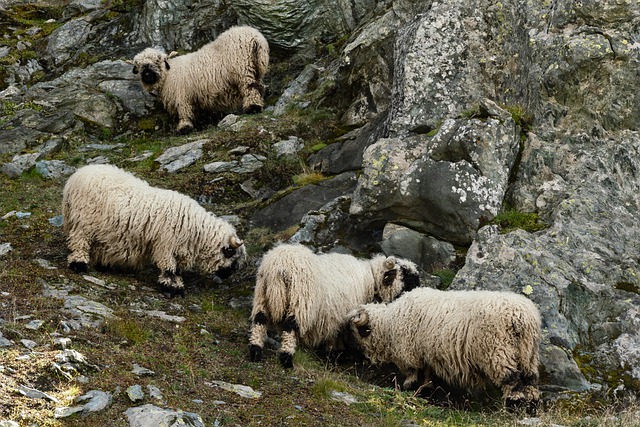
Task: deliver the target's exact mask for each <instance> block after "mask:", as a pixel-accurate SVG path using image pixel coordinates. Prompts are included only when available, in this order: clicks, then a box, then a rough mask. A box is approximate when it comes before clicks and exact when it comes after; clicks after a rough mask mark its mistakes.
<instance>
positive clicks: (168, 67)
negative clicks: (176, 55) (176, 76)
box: [164, 59, 171, 70]
mask: <svg viewBox="0 0 640 427" xmlns="http://www.w3.org/2000/svg"><path fill="white" fill-rule="evenodd" d="M164 67H165V68H166V69H167V70H168V69H170V68H171V67H170V66H169V61H167V60H166V59H165V60H164Z"/></svg>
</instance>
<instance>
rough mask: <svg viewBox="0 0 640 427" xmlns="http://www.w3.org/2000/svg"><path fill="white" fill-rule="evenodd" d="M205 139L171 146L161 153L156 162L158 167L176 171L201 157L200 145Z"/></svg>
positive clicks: (170, 171) (171, 171)
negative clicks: (158, 164)
mask: <svg viewBox="0 0 640 427" xmlns="http://www.w3.org/2000/svg"><path fill="white" fill-rule="evenodd" d="M206 142H207V140H206V139H201V140H198V141H194V142H190V143H188V144H184V145H181V146H179V147H172V148H169V149H167V150H166V151H165V152H164V153H162V154H161V155H160V156H158V158H156V162H158V163H160V168H161V169H164V170H166V171H167V172H169V173H173V172H176V171H178V170H180V169H183V168H185V167H187V166H190V165H192V164H194V163H195V162H196V160H198V159H200V158H201V157H202V146H203V145H204V144H205V143H206Z"/></svg>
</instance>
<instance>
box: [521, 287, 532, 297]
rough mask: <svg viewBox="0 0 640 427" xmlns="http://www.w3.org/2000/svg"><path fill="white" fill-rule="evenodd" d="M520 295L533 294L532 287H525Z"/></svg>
mask: <svg viewBox="0 0 640 427" xmlns="http://www.w3.org/2000/svg"><path fill="white" fill-rule="evenodd" d="M522 293H523V294H525V295H531V294H532V293H533V287H532V286H531V285H526V286H524V287H523V288H522Z"/></svg>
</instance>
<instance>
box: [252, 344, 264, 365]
mask: <svg viewBox="0 0 640 427" xmlns="http://www.w3.org/2000/svg"><path fill="white" fill-rule="evenodd" d="M249 358H250V359H251V361H252V362H260V361H261V360H262V347H260V346H257V345H255V344H251V345H250V346H249Z"/></svg>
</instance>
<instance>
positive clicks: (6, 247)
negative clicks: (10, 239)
mask: <svg viewBox="0 0 640 427" xmlns="http://www.w3.org/2000/svg"><path fill="white" fill-rule="evenodd" d="M12 250H13V247H11V243H0V256H3V255H6V254H8V253H9V252H11V251H12Z"/></svg>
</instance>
